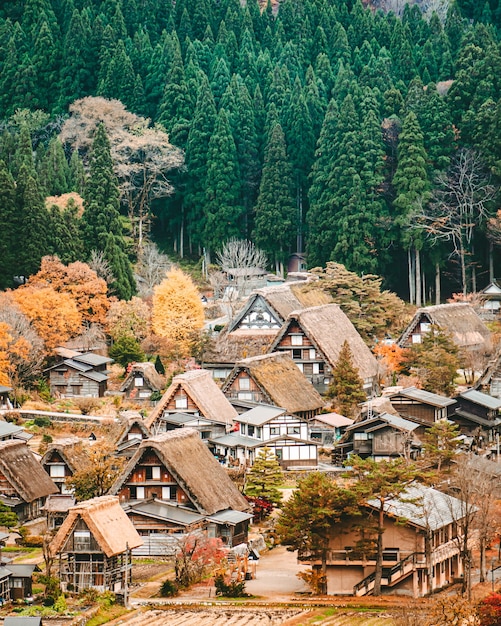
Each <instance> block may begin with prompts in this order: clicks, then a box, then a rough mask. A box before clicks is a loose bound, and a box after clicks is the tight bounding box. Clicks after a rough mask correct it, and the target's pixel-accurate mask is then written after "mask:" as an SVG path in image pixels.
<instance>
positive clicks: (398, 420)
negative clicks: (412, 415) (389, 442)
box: [379, 413, 420, 431]
mask: <svg viewBox="0 0 501 626" xmlns="http://www.w3.org/2000/svg"><path fill="white" fill-rule="evenodd" d="M379 417H380V418H382V419H384V420H386V421H387V422H388V423H389V424H391V425H392V426H395V428H400V429H401V430H408V431H413V430H416V428H419V426H420V424H418V423H417V422H412V421H411V420H407V419H405V418H403V417H400V416H398V415H391V414H390V413H383V414H382V415H380V416H379Z"/></svg>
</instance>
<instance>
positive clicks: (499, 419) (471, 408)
mask: <svg viewBox="0 0 501 626" xmlns="http://www.w3.org/2000/svg"><path fill="white" fill-rule="evenodd" d="M455 399H456V402H457V407H456V412H455V413H454V417H453V419H454V421H455V422H456V423H457V424H459V426H460V428H461V432H462V433H463V434H464V435H469V436H474V437H476V438H477V443H478V445H479V446H480V447H483V446H485V445H488V444H489V443H492V442H493V441H494V440H495V439H496V434H497V433H499V430H500V428H501V413H500V411H501V399H499V398H494V397H493V396H489V395H488V394H486V393H482V392H480V391H477V390H476V389H468V390H467V391H463V392H462V393H460V394H459V395H458V396H456V398H455ZM480 438H481V439H480ZM481 444H483V445H481Z"/></svg>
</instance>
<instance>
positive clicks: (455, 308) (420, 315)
mask: <svg viewBox="0 0 501 626" xmlns="http://www.w3.org/2000/svg"><path fill="white" fill-rule="evenodd" d="M432 326H435V327H437V328H439V329H440V330H441V331H443V332H446V333H447V334H449V335H450V336H451V337H452V340H453V341H454V343H455V344H456V345H457V346H458V348H462V349H464V350H482V351H485V350H487V351H488V350H490V349H491V347H492V346H491V333H490V331H489V329H488V328H487V326H486V325H485V324H484V323H483V322H482V320H481V319H480V317H479V316H478V314H477V313H476V311H475V309H474V308H473V307H472V305H471V304H468V303H466V302H458V303H453V304H438V305H436V306H427V307H423V308H421V309H418V310H417V311H416V314H415V315H414V317H413V318H412V320H411V322H410V323H409V324H408V326H407V328H406V329H405V330H404V332H403V334H402V336H401V337H400V339H399V340H398V345H399V346H400V347H401V348H410V347H411V346H412V345H415V344H420V343H422V341H423V336H424V335H426V333H429V332H430V330H431V327H432Z"/></svg>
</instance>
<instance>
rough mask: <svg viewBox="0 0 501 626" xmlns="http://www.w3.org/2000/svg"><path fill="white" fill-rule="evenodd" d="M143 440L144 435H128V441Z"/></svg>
mask: <svg viewBox="0 0 501 626" xmlns="http://www.w3.org/2000/svg"><path fill="white" fill-rule="evenodd" d="M142 438H143V435H142V434H141V433H128V434H127V441H131V440H132V439H139V440H141V439H142Z"/></svg>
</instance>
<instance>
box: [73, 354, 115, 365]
mask: <svg viewBox="0 0 501 626" xmlns="http://www.w3.org/2000/svg"><path fill="white" fill-rule="evenodd" d="M73 360H75V361H79V362H80V363H86V364H87V365H92V366H93V367H96V366H97V365H105V364H106V363H112V362H113V359H110V358H109V357H107V356H101V355H100V354H94V353H93V352H86V353H85V354H78V355H75V356H74V357H73Z"/></svg>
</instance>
